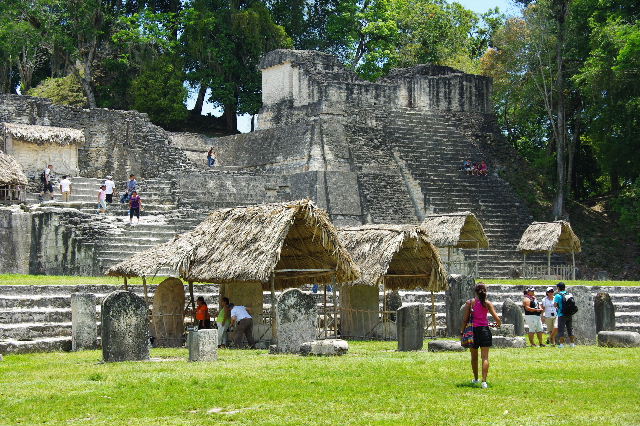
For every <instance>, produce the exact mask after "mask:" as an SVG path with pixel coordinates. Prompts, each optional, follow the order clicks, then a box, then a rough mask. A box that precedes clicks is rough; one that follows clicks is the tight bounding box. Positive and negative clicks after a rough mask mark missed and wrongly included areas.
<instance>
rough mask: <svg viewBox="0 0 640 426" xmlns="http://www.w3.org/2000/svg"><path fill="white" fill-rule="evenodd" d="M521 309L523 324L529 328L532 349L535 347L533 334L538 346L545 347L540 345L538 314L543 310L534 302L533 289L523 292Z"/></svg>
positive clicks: (540, 326) (540, 328) (540, 327)
mask: <svg viewBox="0 0 640 426" xmlns="http://www.w3.org/2000/svg"><path fill="white" fill-rule="evenodd" d="M522 307H523V308H524V322H525V323H526V324H527V327H529V343H530V344H531V346H532V347H535V346H536V345H535V344H534V343H533V334H534V333H535V334H537V335H538V344H539V345H540V346H546V345H544V344H543V343H542V321H541V320H540V314H541V313H542V312H543V311H544V309H543V308H541V307H540V305H539V304H538V302H537V301H536V297H535V288H533V287H529V288H528V289H526V290H525V291H524V299H522Z"/></svg>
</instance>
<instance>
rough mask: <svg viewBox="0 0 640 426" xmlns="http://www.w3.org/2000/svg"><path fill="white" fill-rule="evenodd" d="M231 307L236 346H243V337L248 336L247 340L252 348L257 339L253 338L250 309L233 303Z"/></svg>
mask: <svg viewBox="0 0 640 426" xmlns="http://www.w3.org/2000/svg"><path fill="white" fill-rule="evenodd" d="M229 306H230V307H231V326H232V327H235V331H234V332H233V342H234V344H235V346H236V348H241V347H243V338H244V337H245V336H246V338H247V342H248V343H249V347H250V348H252V349H253V348H255V341H254V340H253V318H251V315H250V314H249V311H248V310H247V308H246V307H244V306H235V305H234V304H233V303H232V304H231V305H229Z"/></svg>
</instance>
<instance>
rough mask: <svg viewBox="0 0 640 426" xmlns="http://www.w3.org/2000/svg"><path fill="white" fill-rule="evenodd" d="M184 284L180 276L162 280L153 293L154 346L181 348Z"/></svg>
mask: <svg viewBox="0 0 640 426" xmlns="http://www.w3.org/2000/svg"><path fill="white" fill-rule="evenodd" d="M184 303H185V297H184V286H183V284H182V281H180V280H179V279H178V278H167V279H166V280H164V281H162V282H161V283H160V285H158V288H157V289H156V291H155V294H154V295H153V314H152V317H151V318H152V324H153V328H152V333H153V337H154V341H153V344H154V346H159V347H167V348H179V347H181V346H182V343H183V334H184Z"/></svg>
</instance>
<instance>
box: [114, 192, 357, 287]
mask: <svg viewBox="0 0 640 426" xmlns="http://www.w3.org/2000/svg"><path fill="white" fill-rule="evenodd" d="M163 267H170V268H173V269H174V270H176V271H178V272H179V275H180V276H181V277H182V278H183V279H185V280H187V281H191V282H212V283H213V282H215V283H225V282H227V283H233V282H238V281H243V282H259V283H262V285H263V288H265V289H268V288H269V287H270V283H271V280H272V277H273V284H274V287H275V289H284V288H291V287H297V286H300V285H302V284H309V283H319V284H323V283H324V284H327V283H331V282H333V281H334V278H335V280H336V282H349V281H354V280H356V279H358V278H359V277H360V270H359V268H358V266H357V265H356V263H355V262H354V261H353V260H352V259H351V256H350V255H349V253H348V252H347V251H346V250H345V249H344V247H343V246H342V245H341V243H340V240H339V238H338V233H337V229H336V228H335V227H334V226H333V224H332V223H331V221H330V220H329V215H328V214H327V212H326V211H325V210H322V209H319V208H318V207H316V206H315V204H313V202H311V201H309V200H299V201H292V202H287V203H276V204H263V205H255V206H245V207H236V208H230V209H220V210H216V211H214V212H213V213H211V214H210V215H209V217H208V218H207V219H205V220H204V221H203V222H202V223H201V224H200V225H198V226H197V227H196V228H195V229H194V230H192V231H190V232H187V233H185V234H181V235H179V236H177V237H175V238H174V239H173V240H172V241H169V242H167V243H165V244H161V245H159V246H156V247H153V248H151V249H149V250H147V251H145V252H142V253H138V254H136V255H133V256H132V257H131V258H129V259H128V260H125V261H124V262H121V263H119V264H117V265H115V266H114V267H112V268H111V269H109V271H108V272H107V274H108V275H115V276H125V277H131V276H149V275H153V274H155V273H156V272H157V271H158V270H160V269H161V268H163Z"/></svg>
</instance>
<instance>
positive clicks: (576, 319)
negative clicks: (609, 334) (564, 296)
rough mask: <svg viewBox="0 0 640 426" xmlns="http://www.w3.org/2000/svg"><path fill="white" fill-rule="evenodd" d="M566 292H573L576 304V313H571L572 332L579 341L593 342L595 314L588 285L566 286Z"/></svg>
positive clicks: (595, 336)
mask: <svg viewBox="0 0 640 426" xmlns="http://www.w3.org/2000/svg"><path fill="white" fill-rule="evenodd" d="M567 292H568V293H571V294H573V297H574V298H575V301H576V306H578V313H576V314H575V315H573V334H574V335H575V336H576V341H577V342H579V343H587V344H594V343H596V339H597V337H598V333H597V332H596V315H595V309H594V298H595V297H594V294H593V293H591V289H590V288H589V287H586V286H583V285H576V286H570V287H567Z"/></svg>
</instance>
